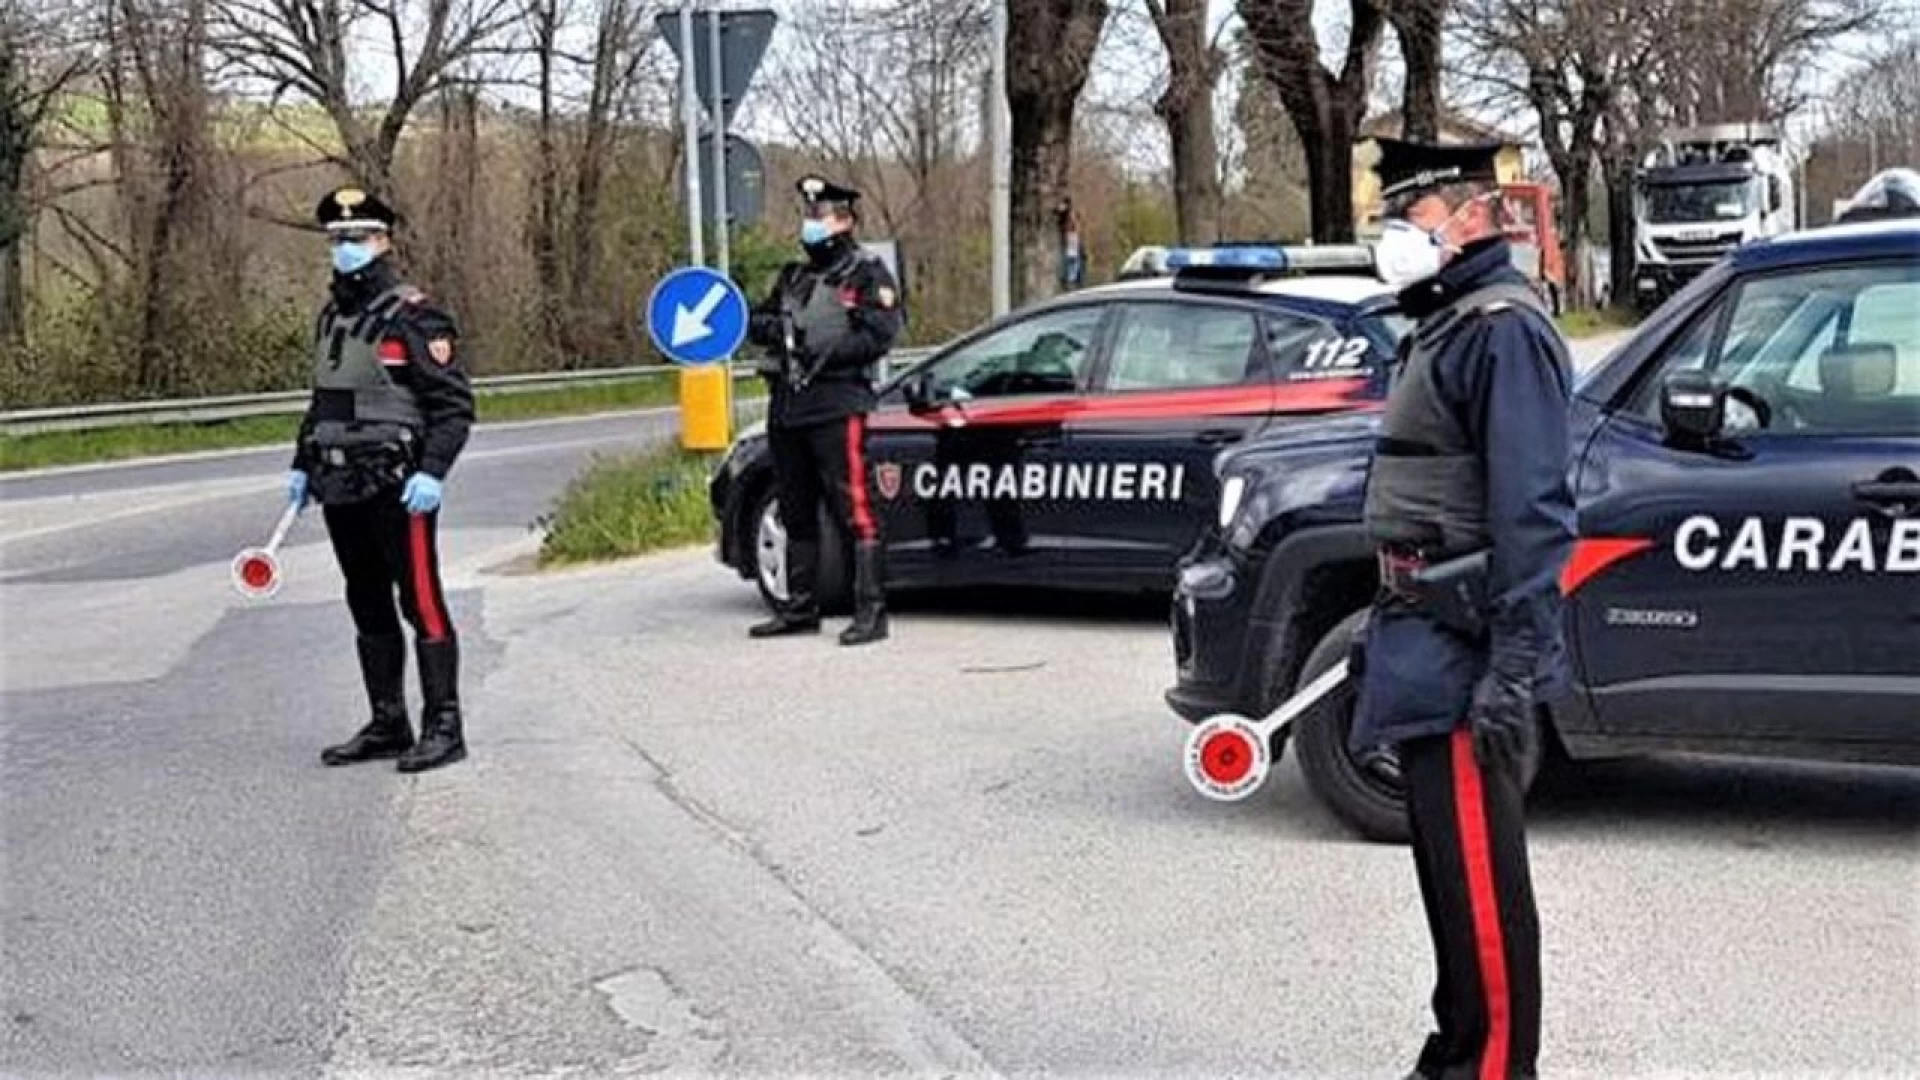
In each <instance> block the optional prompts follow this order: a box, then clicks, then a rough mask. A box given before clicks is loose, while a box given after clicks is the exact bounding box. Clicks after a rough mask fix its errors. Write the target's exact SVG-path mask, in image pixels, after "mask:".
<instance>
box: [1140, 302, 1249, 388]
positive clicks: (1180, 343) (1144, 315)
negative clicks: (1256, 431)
mask: <svg viewBox="0 0 1920 1080" xmlns="http://www.w3.org/2000/svg"><path fill="white" fill-rule="evenodd" d="M1121 312H1122V314H1121V320H1120V330H1119V333H1118V334H1116V335H1115V337H1114V343H1113V359H1112V361H1111V362H1110V363H1109V364H1108V368H1107V385H1106V388H1107V389H1108V390H1115V391H1125V390H1178V389H1182V388H1188V387H1202V386H1231V385H1233V384H1235V383H1240V382H1245V381H1247V380H1248V379H1249V378H1254V377H1257V376H1259V375H1260V374H1261V373H1260V371H1259V369H1258V367H1257V365H1258V362H1259V357H1260V353H1259V350H1258V349H1256V348H1255V347H1254V336H1255V334H1256V333H1257V332H1258V331H1257V326H1256V324H1255V322H1254V317H1253V313H1252V312H1250V311H1245V310H1240V309H1236V308H1228V307H1213V306H1209V305H1203V304H1127V305H1124V306H1123V307H1122V309H1121Z"/></svg>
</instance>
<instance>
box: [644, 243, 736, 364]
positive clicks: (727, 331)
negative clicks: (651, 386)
mask: <svg viewBox="0 0 1920 1080" xmlns="http://www.w3.org/2000/svg"><path fill="white" fill-rule="evenodd" d="M647 335H648V336H649V337H651V338H653V344H654V346H655V347H656V348H658V349H659V350H660V351H661V352H663V353H665V354H666V355H667V359H669V360H672V361H673V362H674V363H676V364H713V363H718V362H720V361H722V360H725V359H726V358H727V357H729V356H732V355H733V353H734V351H735V350H737V349H739V348H740V343H741V342H743V341H745V340H746V338H747V298H746V296H745V295H744V294H742V293H741V292H740V289H739V287H738V286H736V285H735V284H734V283H733V282H732V280H731V279H729V278H728V277H726V275H724V274H721V273H719V272H718V271H714V270H709V269H707V268H706V267H704V266H683V267H681V268H680V269H678V270H675V271H674V272H673V273H671V274H668V275H667V276H666V277H663V278H661V279H660V284H658V285H655V286H654V287H653V295H652V296H651V297H649V298H648V299H647Z"/></svg>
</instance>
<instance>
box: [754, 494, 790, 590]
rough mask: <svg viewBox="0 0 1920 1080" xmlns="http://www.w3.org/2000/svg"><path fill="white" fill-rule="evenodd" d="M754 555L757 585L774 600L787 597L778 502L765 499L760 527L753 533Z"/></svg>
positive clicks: (784, 536) (784, 544)
mask: <svg viewBox="0 0 1920 1080" xmlns="http://www.w3.org/2000/svg"><path fill="white" fill-rule="evenodd" d="M754 551H755V556H756V559H757V562H758V565H759V567H760V586H761V587H762V588H764V589H766V590H767V595H769V596H771V597H773V598H774V599H775V600H785V599H786V598H787V529H786V526H785V525H782V524H781V523H780V504H779V502H777V501H775V500H772V499H769V500H767V506H766V509H764V510H762V511H760V527H759V528H758V529H757V530H756V532H755V541H754Z"/></svg>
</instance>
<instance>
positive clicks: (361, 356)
mask: <svg viewBox="0 0 1920 1080" xmlns="http://www.w3.org/2000/svg"><path fill="white" fill-rule="evenodd" d="M416 295H418V294H417V293H416V292H415V291H414V290H413V289H412V288H410V287H408V286H406V285H395V286H393V287H392V288H390V289H388V290H387V291H385V292H383V293H381V294H380V295H379V296H378V297H376V298H375V299H374V301H373V303H371V304H368V305H367V306H366V308H365V309H364V310H362V311H360V312H359V313H357V314H354V315H346V314H342V313H341V312H340V311H339V310H338V309H337V308H336V307H334V306H333V305H331V304H329V305H328V306H327V309H326V311H324V312H322V313H321V315H320V321H319V325H318V327H317V328H316V332H315V336H314V346H313V412H312V417H313V425H312V427H311V428H310V429H309V430H308V432H307V436H306V445H305V451H306V459H307V461H308V468H309V480H310V482H311V485H312V487H311V489H310V490H311V491H312V492H313V496H314V498H315V499H316V500H317V501H319V502H320V503H321V504H323V505H326V506H335V505H344V504H349V503H357V502H360V501H362V500H365V499H371V498H374V497H376V496H380V495H383V494H387V493H390V492H391V491H392V490H393V489H395V488H397V487H399V485H400V484H401V483H402V482H404V481H405V480H406V477H407V474H408V473H410V472H412V471H413V468H414V463H415V458H416V457H417V454H418V447H417V444H418V442H419V434H420V432H421V430H422V428H423V427H424V423H423V420H422V417H421V415H420V407H419V405H418V403H417V402H415V401H414V397H413V391H412V390H409V389H408V388H406V387H404V386H401V385H399V384H397V383H395V382H394V381H393V379H392V378H390V377H389V376H388V375H387V370H386V367H385V366H384V365H383V364H381V363H380V353H379V348H380V342H381V339H383V338H384V337H386V335H387V331H388V330H389V329H390V328H391V327H392V324H393V321H394V319H395V318H396V312H397V310H398V308H399V307H400V305H401V304H403V303H405V302H407V301H408V300H409V299H411V298H412V297H414V296H416Z"/></svg>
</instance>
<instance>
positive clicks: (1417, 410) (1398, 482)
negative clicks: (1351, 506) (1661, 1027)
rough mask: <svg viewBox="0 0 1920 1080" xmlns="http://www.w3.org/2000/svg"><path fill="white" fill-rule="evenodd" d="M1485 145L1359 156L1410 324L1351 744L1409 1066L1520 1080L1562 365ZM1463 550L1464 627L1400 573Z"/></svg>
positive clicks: (1568, 377)
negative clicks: (1418, 981)
mask: <svg viewBox="0 0 1920 1080" xmlns="http://www.w3.org/2000/svg"><path fill="white" fill-rule="evenodd" d="M1494 154H1495V148H1492V147H1459V146H1430V145H1421V144H1415V143H1407V142H1400V141H1396V140H1381V159H1380V164H1379V166H1378V171H1379V174H1380V179H1381V185H1382V194H1383V196H1384V198H1385V200H1386V202H1387V216H1388V218H1389V220H1388V223H1387V229H1386V232H1385V234H1384V235H1383V236H1382V238H1381V241H1380V246H1379V248H1378V251H1377V255H1376V263H1377V265H1378V268H1379V270H1380V273H1381V275H1382V277H1384V278H1386V279H1387V280H1388V281H1389V282H1390V283H1392V284H1395V285H1397V286H1400V287H1401V289H1402V291H1401V293H1400V304H1401V310H1402V311H1403V312H1404V313H1406V314H1407V315H1409V316H1412V317H1413V318H1416V319H1418V320H1419V325H1418V327H1417V328H1416V329H1415V330H1414V331H1413V333H1411V334H1410V335H1409V336H1408V338H1407V339H1406V341H1405V342H1404V343H1403V345H1402V349H1403V352H1402V357H1401V360H1400V364H1399V368H1398V370H1397V371H1396V372H1395V374H1394V380H1393V387H1392V391H1391V393H1390V395H1389V396H1388V399H1387V406H1386V413H1385V416H1384V418H1383V420H1382V423H1381V430H1380V435H1379V439H1378V443H1377V445H1376V447H1375V452H1374V458H1373V462H1372V466H1371V471H1370V473H1369V477H1368V482H1367V501H1366V524H1367V529H1368V532H1369V534H1370V536H1371V538H1372V540H1373V542H1374V544H1375V546H1376V548H1377V550H1378V553H1379V562H1380V579H1381V589H1380V593H1379V595H1378V598H1377V599H1376V601H1375V604H1374V608H1373V611H1372V615H1371V618H1370V619H1369V623H1368V627H1367V631H1366V634H1365V637H1364V646H1363V648H1362V650H1361V651H1360V652H1358V653H1357V654H1356V660H1358V661H1359V667H1360V674H1359V683H1360V698H1359V702H1358V706H1357V710H1356V714H1355V720H1354V731H1353V739H1352V744H1353V748H1354V749H1355V750H1356V751H1364V750H1366V749H1368V748H1371V747H1374V746H1378V745H1381V744H1389V745H1392V746H1394V747H1396V748H1397V749H1398V751H1399V757H1400V767H1401V770H1402V775H1403V777H1404V779H1405V782H1406V786H1407V806H1408V813H1409V816H1410V818H1411V825H1412V834H1413V849H1414V859H1415V865H1416V870H1417V872H1418V877H1419V881H1420V892H1421V897H1422V899H1423V901H1424V902H1425V904H1426V908H1427V916H1428V925H1429V927H1430V928H1431V929H1432V933H1433V945H1434V952H1435V957H1436V960H1437V965H1436V966H1437V967H1438V970H1439V985H1438V987H1437V988H1436V990H1435V992H1434V995H1433V1008H1434V1018H1435V1021H1436V1029H1435V1031H1434V1032H1433V1033H1432V1034H1431V1035H1430V1036H1429V1037H1428V1039H1427V1042H1426V1045H1425V1047H1424V1048H1423V1049H1422V1051H1421V1053H1420V1057H1419V1061H1418V1065H1417V1066H1416V1068H1415V1071H1414V1073H1413V1076H1415V1077H1428V1078H1441V1077H1445V1078H1454V1077H1461V1078H1465V1077H1473V1078H1476V1080H1481V1078H1487V1080H1491V1078H1494V1077H1530V1076H1533V1075H1534V1070H1535V1060H1536V1058H1537V1057H1538V1054H1539V1047H1540V934H1539V922H1538V917H1537V915H1536V914H1535V909H1534V901H1533V885H1532V879H1531V875H1530V872H1529V870H1528V866H1527V844H1526V831H1525V825H1524V821H1523V816H1522V805H1521V803H1522V798H1523V794H1524V790H1525V789H1524V784H1523V781H1522V775H1521V774H1522V768H1523V764H1522V763H1523V761H1524V760H1525V759H1526V758H1527V757H1528V756H1529V755H1531V754H1533V753H1535V752H1536V747H1535V746H1534V741H1535V739H1536V736H1535V731H1536V729H1535V726H1534V715H1535V708H1536V702H1537V701H1538V700H1540V699H1541V698H1542V697H1543V696H1544V695H1547V694H1550V693H1553V692H1555V691H1556V690H1558V689H1560V688H1561V687H1563V686H1564V685H1565V683H1566V679H1567V675H1568V671H1567V665H1566V662H1565V656H1564V642H1563V640H1562V627H1561V602H1560V592H1559V587H1558V579H1559V575H1560V571H1561V568H1562V566H1563V565H1564V564H1565V562H1566V560H1567V558H1568V556H1569V554H1570V552H1571V550H1572V545H1573V540H1574V509H1573V496H1572V492H1571V491H1570V489H1569V486H1568V483H1567V462H1568V453H1569V449H1568V433H1567V407H1568V398H1569V393H1570V385H1571V382H1572V371H1571V365H1570V363H1569V361H1568V357H1567V350H1566V346H1565V343H1564V342H1563V341H1562V340H1561V338H1560V335H1559V333H1558V331H1557V330H1556V329H1555V327H1554V324H1553V320H1552V319H1551V317H1549V315H1548V314H1547V312H1546V310H1545V309H1544V308H1543V307H1542V305H1541V303H1540V301H1539V299H1538V297H1537V296H1536V294H1535V293H1534V291H1533V289H1532V287H1531V286H1530V285H1529V284H1528V282H1527V279H1526V278H1525V277H1524V276H1523V275H1521V274H1520V272H1519V271H1517V270H1516V269H1515V268H1514V265H1513V256H1512V252H1511V250H1510V249H1509V247H1508V244H1507V241H1506V240H1505V239H1504V238H1503V237H1502V235H1501V224H1502V216H1503V215H1502V205H1501V199H1500V192H1499V187H1498V185H1497V181H1496V173H1495V165H1494ZM1483 553H1484V555H1485V556H1486V559H1487V562H1486V572H1485V575H1484V585H1485V594H1484V600H1483V601H1480V602H1478V603H1476V604H1474V605H1472V606H1474V607H1475V608H1476V609H1477V610H1476V613H1475V614H1476V615H1477V620H1461V619H1459V618H1457V617H1453V616H1452V615H1449V617H1448V618H1447V619H1445V620H1443V619H1442V617H1441V616H1442V614H1443V612H1442V611H1441V610H1440V609H1439V608H1438V607H1436V606H1434V605H1433V604H1432V602H1431V601H1432V595H1433V594H1432V593H1430V592H1423V591H1422V590H1421V589H1420V588H1418V587H1417V584H1418V582H1419V580H1420V578H1419V577H1417V575H1421V574H1422V571H1423V570H1425V569H1427V568H1430V567H1433V566H1436V565H1439V564H1445V563H1449V562H1451V561H1452V560H1456V559H1460V558H1461V557H1463V556H1471V555H1479V554H1483ZM1455 565H1458V564H1455Z"/></svg>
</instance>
